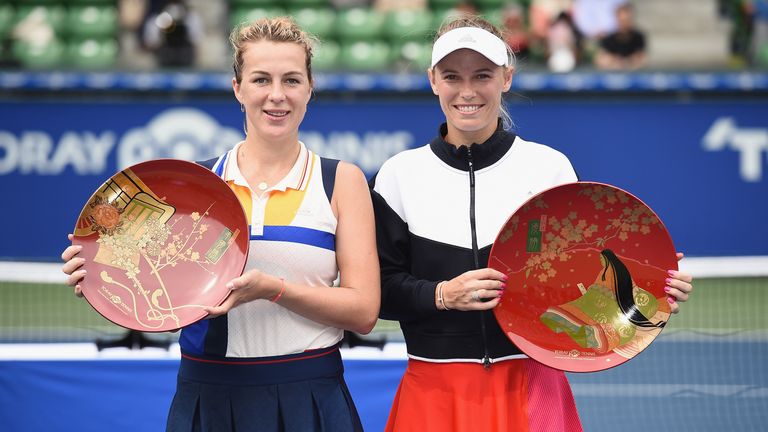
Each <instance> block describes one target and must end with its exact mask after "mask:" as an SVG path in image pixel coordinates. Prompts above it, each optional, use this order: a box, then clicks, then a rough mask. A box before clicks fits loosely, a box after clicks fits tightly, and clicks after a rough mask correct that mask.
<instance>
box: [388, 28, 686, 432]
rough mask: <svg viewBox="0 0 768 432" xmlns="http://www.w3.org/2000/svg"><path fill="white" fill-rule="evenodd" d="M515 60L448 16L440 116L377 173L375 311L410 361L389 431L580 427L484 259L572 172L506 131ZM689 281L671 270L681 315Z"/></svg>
mask: <svg viewBox="0 0 768 432" xmlns="http://www.w3.org/2000/svg"><path fill="white" fill-rule="evenodd" d="M512 60H513V57H512V55H511V54H510V50H509V47H508V46H507V45H506V44H505V43H504V42H503V38H502V35H501V33H500V32H499V30H498V29H497V28H496V27H494V26H493V25H492V24H490V23H488V22H487V21H485V20H482V19H479V18H472V17H465V18H459V19H457V20H454V21H452V22H449V23H447V24H446V25H444V26H443V27H442V28H441V29H440V30H439V31H438V33H437V38H436V40H435V42H434V45H433V50H432V65H431V67H430V69H429V70H428V77H429V81H430V84H431V86H432V90H433V92H434V93H435V94H436V95H437V96H438V99H439V102H440V107H441V108H442V110H443V113H444V114H445V120H446V122H445V123H444V124H443V125H441V126H440V128H439V134H438V136H437V137H436V138H435V139H434V140H433V141H432V142H431V143H429V144H427V145H425V146H423V147H419V148H416V149H412V150H408V151H405V152H402V153H400V154H398V155H395V156H394V157H392V158H391V159H389V160H388V161H387V162H385V163H384V164H383V165H382V167H381V170H380V171H379V173H378V174H377V175H376V177H375V179H374V180H373V190H374V193H373V199H374V209H375V214H376V230H377V239H378V248H379V258H380V262H381V275H382V286H381V288H382V305H381V307H382V310H381V317H382V318H386V319H392V320H399V321H400V325H401V328H402V330H403V335H404V336H405V341H406V345H407V349H408V357H409V360H408V367H407V369H406V371H405V374H404V376H403V378H402V381H401V382H400V387H399V388H398V391H397V395H396V396H395V401H394V403H393V405H392V410H391V412H390V416H389V420H388V423H387V427H386V430H387V431H399V432H400V431H418V432H430V431H435V432H437V431H452V432H462V431H467V432H468V431H476V430H481V431H485V432H489V431H499V432H502V431H517V432H526V431H545V432H556V431H581V429H582V428H581V423H580V420H579V416H578V413H577V412H576V406H575V404H574V400H573V395H572V394H571V389H570V386H569V384H568V381H567V379H566V377H565V374H564V373H563V372H561V371H558V370H554V369H551V368H549V367H547V366H544V365H542V364H540V363H538V362H536V361H535V360H532V359H530V358H527V357H526V356H525V355H523V353H522V352H521V351H520V350H519V349H518V348H517V347H516V346H514V345H513V344H512V343H511V342H510V341H509V339H508V338H507V337H506V336H505V335H504V333H503V332H502V330H501V328H500V327H499V325H498V323H497V322H496V320H495V319H494V317H493V314H492V313H491V309H493V308H494V307H496V306H497V305H498V303H499V298H500V297H501V295H502V293H503V292H504V288H505V280H506V277H505V275H504V274H503V273H501V272H499V271H496V270H494V269H490V268H487V266H488V255H489V253H490V249H491V244H492V243H493V240H494V239H495V237H496V234H497V233H498V231H499V230H500V229H501V227H502V226H503V224H504V222H505V221H506V219H507V218H508V217H509V215H510V214H511V213H512V212H513V211H514V210H515V209H516V208H517V207H519V206H520V205H521V204H522V203H524V202H525V200H526V199H527V198H528V197H529V196H530V195H532V194H536V193H538V192H541V191H543V190H545V189H548V188H550V187H553V186H556V185H559V184H563V183H568V182H573V181H576V179H577V178H576V173H575V172H574V169H573V167H572V166H571V163H570V161H569V160H568V158H567V157H566V156H565V155H563V154H562V153H560V152H558V151H556V150H554V149H552V148H550V147H547V146H544V145H541V144H536V143H533V142H529V141H526V140H524V139H522V138H520V137H518V136H516V135H515V134H514V133H512V132H509V131H508V129H510V126H511V125H510V119H509V115H508V113H507V112H506V110H505V108H504V104H503V101H502V95H503V93H504V92H506V91H508V90H509V88H510V86H511V84H512V74H513V71H514V67H513V65H512ZM502 196H503V197H504V198H503V199H501V197H502ZM690 282H691V277H690V276H689V275H686V274H680V273H673V274H672V276H671V277H670V281H669V282H668V284H669V291H668V293H669V295H670V304H671V308H672V310H673V312H677V310H678V304H677V302H682V301H685V300H686V299H687V298H688V295H689V294H690V292H691V290H692V286H691V284H690Z"/></svg>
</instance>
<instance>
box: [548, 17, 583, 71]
mask: <svg viewBox="0 0 768 432" xmlns="http://www.w3.org/2000/svg"><path fill="white" fill-rule="evenodd" d="M581 39H582V36H581V33H580V32H579V29H577V28H576V26H575V25H574V23H573V20H572V19H571V15H570V14H568V13H566V12H560V15H558V16H557V18H555V21H554V22H553V23H552V25H551V26H550V27H549V34H548V35H547V49H548V50H547V52H548V56H547V66H548V67H549V70H551V71H552V72H558V73H564V72H570V71H572V70H573V69H574V68H575V67H576V65H577V64H578V62H579V60H580V58H581Z"/></svg>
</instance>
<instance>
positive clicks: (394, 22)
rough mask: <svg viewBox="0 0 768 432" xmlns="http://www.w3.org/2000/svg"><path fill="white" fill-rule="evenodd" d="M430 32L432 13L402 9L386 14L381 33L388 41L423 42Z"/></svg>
mask: <svg viewBox="0 0 768 432" xmlns="http://www.w3.org/2000/svg"><path fill="white" fill-rule="evenodd" d="M430 31H432V12H430V11H428V10H412V9H402V10H393V11H390V12H389V13H387V15H386V18H385V19H384V27H383V33H384V35H385V36H386V37H387V38H388V39H389V40H390V41H398V40H424V39H425V38H428V37H429V33H430Z"/></svg>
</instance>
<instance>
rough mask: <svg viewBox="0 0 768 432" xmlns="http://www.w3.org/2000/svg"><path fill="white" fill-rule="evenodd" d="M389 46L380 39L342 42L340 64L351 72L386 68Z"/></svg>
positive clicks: (388, 59) (387, 66) (387, 65)
mask: <svg viewBox="0 0 768 432" xmlns="http://www.w3.org/2000/svg"><path fill="white" fill-rule="evenodd" d="M389 63H390V48H389V45H388V44H387V43H385V42H384V41H381V40H369V41H357V42H347V43H344V44H342V46H341V53H340V66H341V67H342V68H343V69H345V70H347V71H351V72H369V71H381V70H384V69H388V68H389V66H390V64H389Z"/></svg>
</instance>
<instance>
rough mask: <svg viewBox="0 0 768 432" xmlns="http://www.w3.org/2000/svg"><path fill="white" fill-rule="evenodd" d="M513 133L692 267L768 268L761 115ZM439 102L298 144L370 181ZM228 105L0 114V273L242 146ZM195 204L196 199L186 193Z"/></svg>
mask: <svg viewBox="0 0 768 432" xmlns="http://www.w3.org/2000/svg"><path fill="white" fill-rule="evenodd" d="M509 108H510V112H511V114H512V118H513V119H514V121H515V128H516V129H515V130H516V132H517V133H518V134H519V135H520V136H522V137H524V138H525V139H527V140H529V141H535V142H540V143H542V144H547V145H549V146H551V147H554V148H556V149H558V150H560V151H561V152H563V153H565V154H566V155H567V156H568V157H569V158H570V159H571V161H572V163H573V165H574V167H575V168H576V171H577V173H578V174H579V176H580V178H581V179H582V180H590V181H597V182H604V183H609V184H613V185H615V186H618V187H620V188H622V189H625V190H627V191H629V192H630V193H632V194H634V195H636V196H637V197H638V198H640V199H641V200H643V201H644V202H645V203H646V204H648V205H649V206H650V207H651V208H652V209H653V210H655V211H656V213H657V214H658V215H659V217H660V218H661V220H662V221H663V222H664V223H665V225H666V226H667V228H668V229H669V231H670V233H671V234H672V238H673V240H674V243H675V247H676V248H677V249H678V250H681V251H684V252H685V253H686V254H687V255H688V256H745V255H768V224H766V223H765V221H767V220H768V199H767V198H768V116H766V113H767V112H768V102H766V101H739V100H730V101H728V100H717V101H707V102H700V101H697V102H695V103H694V102H680V101H675V100H671V99H658V100H652V101H631V100H627V101H622V102H617V101H613V100H602V101H597V102H594V101H591V102H588V101H586V100H581V101H579V100H568V101H565V102H563V101H554V100H544V101H535V100H534V101H526V102H525V103H521V102H515V103H512V104H510V106H509ZM442 119H443V116H442V113H441V111H440V108H439V105H438V102H437V100H436V99H425V100H408V101H396V100H387V101H354V102H326V101H313V102H311V103H310V106H309V109H308V112H307V115H306V117H305V119H304V122H303V123H302V127H301V139H302V140H303V141H304V142H305V143H306V144H307V146H308V147H310V148H311V149H313V150H315V151H317V152H318V153H320V154H321V155H323V156H326V157H334V158H339V159H343V160H346V161H349V162H352V163H355V164H357V165H358V166H360V168H362V169H363V171H365V173H366V174H367V175H368V176H371V175H373V174H374V173H375V172H376V171H377V169H378V167H379V166H380V165H381V163H382V162H384V161H385V160H386V159H387V158H388V157H390V156H392V155H394V154H396V153H398V152H400V151H403V150H406V149H409V148H413V147H417V146H421V145H424V144H426V143H427V142H429V141H430V140H431V139H432V138H433V137H434V136H435V135H436V133H437V128H438V126H439V124H440V122H441V121H442ZM242 122H243V118H242V113H241V112H240V110H239V106H237V105H236V104H235V103H233V102H231V101H229V100H227V101H204V100H201V101H185V102H184V103H159V102H156V103H148V102H139V101H135V102H100V101H98V102H97V101H93V102H58V101H56V102H39V101H30V102H21V101H19V102H1V103H0V192H1V193H2V198H3V205H2V209H3V211H2V212H1V213H0V224H1V226H2V227H3V228H4V235H3V240H2V242H1V243H0V259H14V260H55V259H57V257H58V256H59V255H60V253H61V251H62V250H63V248H64V247H65V246H66V245H67V244H68V242H67V233H69V232H72V230H73V228H74V225H75V220H76V218H77V215H78V214H79V213H80V210H81V209H82V207H83V205H84V204H85V203H86V201H87V200H88V198H89V197H90V195H91V193H92V192H93V191H94V190H95V188H96V187H98V186H99V185H100V184H101V183H102V182H104V181H105V180H106V179H108V178H109V177H111V176H112V175H113V174H114V173H115V172H116V171H118V170H119V169H122V168H124V167H127V166H130V165H133V164H135V163H138V162H141V161H144V160H148V159H155V158H180V159H187V160H202V159H206V158H210V157H213V156H215V155H218V154H220V153H222V152H224V151H226V150H227V149H229V148H231V146H232V145H234V144H235V143H236V142H238V141H239V140H241V139H242V138H243V137H244V134H243V131H242ZM190 193H194V191H190Z"/></svg>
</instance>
